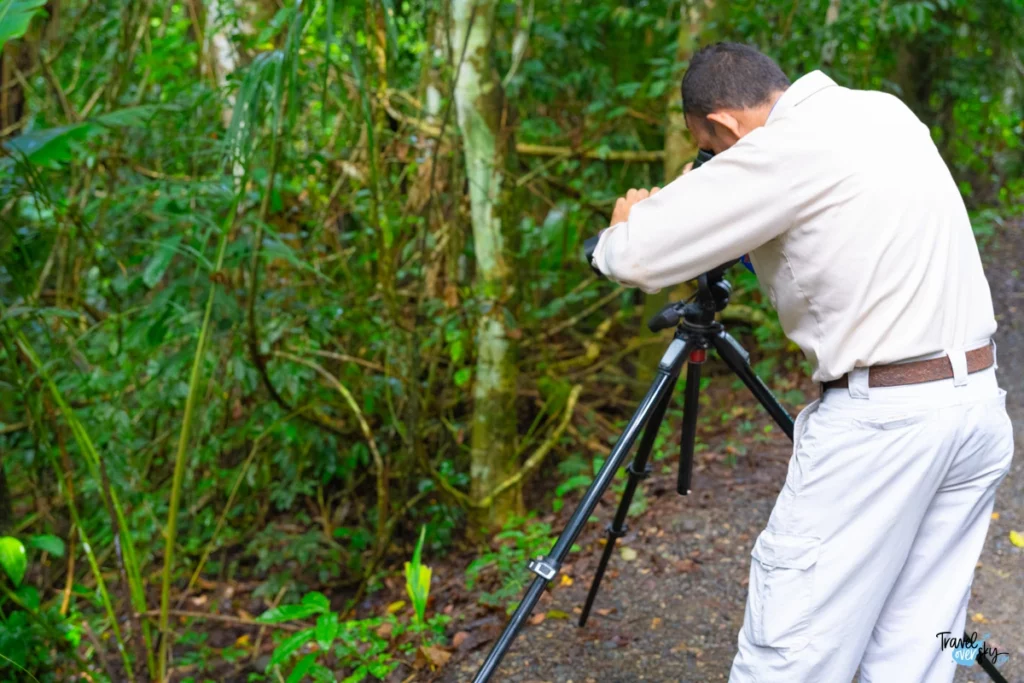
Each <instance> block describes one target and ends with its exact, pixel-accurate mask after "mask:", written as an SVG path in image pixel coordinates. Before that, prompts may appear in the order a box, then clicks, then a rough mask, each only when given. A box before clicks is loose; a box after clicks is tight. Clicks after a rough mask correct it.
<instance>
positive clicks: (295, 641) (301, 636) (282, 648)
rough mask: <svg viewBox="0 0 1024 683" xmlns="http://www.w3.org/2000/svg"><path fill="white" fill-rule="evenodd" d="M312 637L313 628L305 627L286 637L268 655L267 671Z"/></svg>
mask: <svg viewBox="0 0 1024 683" xmlns="http://www.w3.org/2000/svg"><path fill="white" fill-rule="evenodd" d="M312 639H313V629H311V628H307V629H304V630H302V631H299V632H298V633H296V634H294V635H292V636H290V637H289V638H286V639H285V640H284V641H283V642H282V643H281V644H280V645H278V646H277V648H275V649H274V654H273V655H272V656H271V657H270V664H268V665H267V670H268V671H269V670H270V669H271V668H272V667H275V666H277V665H278V664H281V663H282V662H284V661H285V660H286V659H288V658H289V657H291V656H292V654H293V653H294V652H295V651H296V650H298V649H299V648H300V647H302V646H303V645H305V644H306V643H308V642H309V641H310V640H312Z"/></svg>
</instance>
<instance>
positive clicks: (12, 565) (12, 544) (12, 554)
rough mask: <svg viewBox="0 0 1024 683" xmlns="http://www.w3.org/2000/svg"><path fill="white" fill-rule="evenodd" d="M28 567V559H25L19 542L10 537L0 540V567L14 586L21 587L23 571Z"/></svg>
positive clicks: (23, 547)
mask: <svg viewBox="0 0 1024 683" xmlns="http://www.w3.org/2000/svg"><path fill="white" fill-rule="evenodd" d="M27 566H28V559H26V557H25V546H24V545H22V543H21V541H19V540H18V539H16V538H12V537H11V536H4V537H3V538H0V567H3V570H4V572H6V573H7V578H9V579H10V580H11V582H12V583H13V584H14V585H15V586H20V585H21V580H22V579H23V578H25V569H26V567H27Z"/></svg>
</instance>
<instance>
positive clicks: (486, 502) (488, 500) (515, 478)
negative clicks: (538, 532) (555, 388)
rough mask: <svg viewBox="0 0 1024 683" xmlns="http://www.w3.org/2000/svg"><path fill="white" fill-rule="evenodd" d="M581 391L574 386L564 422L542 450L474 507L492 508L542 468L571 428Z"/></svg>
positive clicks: (543, 445)
mask: <svg viewBox="0 0 1024 683" xmlns="http://www.w3.org/2000/svg"><path fill="white" fill-rule="evenodd" d="M581 391H583V385H582V384H576V385H574V386H573V388H572V390H571V391H570V392H569V398H568V400H567V401H566V402H565V411H564V412H563V413H562V420H561V422H559V423H558V426H557V427H555V429H554V430H553V431H552V432H551V434H550V435H548V438H547V439H545V440H544V443H542V444H541V445H540V448H538V449H537V450H536V451H534V452H533V455H531V456H530V457H529V458H528V459H527V461H526V462H524V463H523V466H522V467H520V468H519V471H518V472H516V473H515V474H513V475H512V476H511V477H509V478H508V479H506V480H505V481H503V482H501V483H500V484H498V485H497V486H495V487H494V489H493V490H492V491H491V492H490V493H489V494H487V496H486V497H485V498H483V499H482V500H479V501H476V502H475V503H474V507H480V508H486V507H490V506H491V505H492V504H493V503H494V500H495V499H496V498H497V497H498V496H500V495H501V494H503V493H504V492H505V491H507V490H508V489H510V488H512V487H513V486H516V485H517V484H519V483H520V482H522V481H523V479H525V478H526V477H527V476H529V475H530V473H532V472H533V471H534V470H535V469H537V468H538V467H540V465H541V463H542V462H544V458H546V457H547V455H548V453H550V452H551V449H552V448H554V447H555V444H556V443H558V439H559V438H560V437H561V436H562V433H563V432H565V428H566V427H568V426H569V420H571V419H572V414H573V410H574V409H575V408H576V402H577V401H578V400H579V398H580V392H581Z"/></svg>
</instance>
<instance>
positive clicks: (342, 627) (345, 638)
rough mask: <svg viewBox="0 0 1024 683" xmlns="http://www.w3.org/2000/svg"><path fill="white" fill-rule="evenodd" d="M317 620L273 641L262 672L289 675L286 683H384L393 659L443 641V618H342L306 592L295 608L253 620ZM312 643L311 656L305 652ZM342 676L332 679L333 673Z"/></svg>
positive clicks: (323, 599) (323, 600)
mask: <svg viewBox="0 0 1024 683" xmlns="http://www.w3.org/2000/svg"><path fill="white" fill-rule="evenodd" d="M314 616H315V617H316V621H315V624H314V625H312V626H305V627H304V628H301V629H299V630H297V631H295V632H292V633H286V634H285V635H282V636H281V637H280V638H279V639H278V640H277V644H276V647H275V648H274V652H273V655H272V656H271V658H270V660H269V662H268V664H267V672H268V673H270V672H272V671H277V672H279V673H280V674H281V675H283V673H284V672H288V676H287V678H286V679H285V680H287V681H300V680H303V677H304V676H309V677H311V678H312V680H314V681H331V682H333V681H335V680H344V681H346V682H348V683H360V681H363V680H367V679H370V680H384V679H385V678H387V676H388V674H390V673H391V671H392V670H394V668H395V667H396V666H397V665H398V661H397V660H396V657H395V655H396V654H398V655H408V654H409V653H411V652H413V651H415V649H416V648H417V647H419V646H421V645H433V644H437V643H440V642H443V640H444V637H443V634H444V626H445V624H446V623H447V622H448V617H446V616H443V615H438V616H435V617H432V618H430V619H427V620H425V619H424V618H423V617H422V615H420V614H419V613H417V614H415V615H414V621H413V623H412V624H409V623H407V622H405V621H403V620H400V619H399V618H398V617H396V616H395V615H393V614H389V615H388V616H386V617H374V618H369V619H350V620H342V619H341V618H340V617H339V615H338V614H337V613H336V612H334V611H332V610H331V607H330V603H329V601H328V600H327V598H326V597H324V596H323V594H321V593H317V592H312V593H307V594H306V595H305V596H304V597H303V599H302V602H301V603H299V604H297V605H286V606H283V607H278V608H275V609H272V610H268V611H267V612H264V613H263V614H262V615H260V617H259V618H258V619H257V621H260V622H262V623H267V624H282V623H292V622H296V621H302V620H308V619H310V618H312V617H314ZM314 644H315V648H313V651H312V652H309V653H305V652H306V650H308V649H310V648H311V647H312V646H313V645H314ZM339 670H340V671H341V672H342V677H341V678H335V675H334V672H338V671H339Z"/></svg>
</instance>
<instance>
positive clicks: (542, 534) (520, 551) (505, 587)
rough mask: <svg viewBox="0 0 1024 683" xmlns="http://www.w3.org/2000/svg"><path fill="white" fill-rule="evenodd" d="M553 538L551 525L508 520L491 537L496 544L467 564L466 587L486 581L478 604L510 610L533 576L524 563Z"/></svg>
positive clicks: (547, 546)
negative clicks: (499, 530) (485, 587)
mask: <svg viewBox="0 0 1024 683" xmlns="http://www.w3.org/2000/svg"><path fill="white" fill-rule="evenodd" d="M554 540H555V539H554V537H553V536H552V535H551V525H550V524H546V523H543V522H537V521H535V520H530V519H525V520H524V519H519V518H515V519H512V520H510V521H509V522H507V523H506V524H505V526H504V528H503V529H502V530H501V532H500V533H498V534H497V535H495V537H494V541H495V543H496V545H497V547H495V548H491V549H489V550H487V551H485V552H482V553H480V554H479V555H478V556H477V557H476V559H474V560H473V561H472V562H470V563H469V566H468V567H466V587H467V588H468V589H469V590H474V589H476V587H477V584H478V583H481V584H483V583H484V582H485V581H486V583H485V585H486V586H487V587H488V589H487V590H482V591H481V592H480V597H479V601H480V603H481V604H483V605H489V606H491V607H502V608H507V609H508V610H509V611H512V610H513V609H515V604H514V601H515V600H517V599H518V598H519V597H520V593H521V592H522V590H523V588H525V586H526V584H527V583H528V582H529V580H530V579H531V578H532V575H531V574H530V573H529V572H527V571H526V564H527V562H529V561H530V560H531V559H533V558H535V557H537V556H539V555H542V554H543V553H544V552H546V551H547V550H548V549H549V548H550V547H551V545H552V544H553V543H554Z"/></svg>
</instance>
